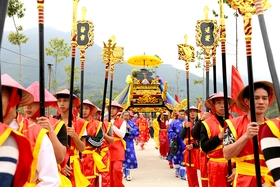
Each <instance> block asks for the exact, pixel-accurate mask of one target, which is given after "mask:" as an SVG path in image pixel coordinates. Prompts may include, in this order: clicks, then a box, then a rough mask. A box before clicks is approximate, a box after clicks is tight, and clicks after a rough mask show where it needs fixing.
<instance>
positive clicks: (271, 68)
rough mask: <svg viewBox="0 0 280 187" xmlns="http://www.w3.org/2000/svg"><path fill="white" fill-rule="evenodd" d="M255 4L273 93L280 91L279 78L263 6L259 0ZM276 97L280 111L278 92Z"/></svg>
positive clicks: (279, 95)
mask: <svg viewBox="0 0 280 187" xmlns="http://www.w3.org/2000/svg"><path fill="white" fill-rule="evenodd" d="M255 6H256V13H257V14H258V18H259V24H260V28H261V32H262V37H263V43H264V47H265V52H266V58H267V63H268V67H269V71H270V74H271V79H272V83H273V86H274V91H275V93H280V88H279V79H278V75H277V72H276V67H275V64H274V59H273V55H272V50H271V48H270V43H269V38H268V34H267V30H266V24H265V20H264V15H263V6H262V3H261V0H255ZM276 98H277V104H278V111H280V94H276Z"/></svg>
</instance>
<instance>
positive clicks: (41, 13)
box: [37, 0, 45, 116]
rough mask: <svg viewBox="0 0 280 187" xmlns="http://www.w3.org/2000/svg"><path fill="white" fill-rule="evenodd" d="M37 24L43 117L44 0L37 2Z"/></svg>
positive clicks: (43, 114) (43, 111)
mask: <svg viewBox="0 0 280 187" xmlns="http://www.w3.org/2000/svg"><path fill="white" fill-rule="evenodd" d="M37 4H38V6H37V7H38V23H39V26H38V27H39V64H40V65H39V66H40V67H39V80H40V86H39V87H40V116H45V46H44V0H37Z"/></svg>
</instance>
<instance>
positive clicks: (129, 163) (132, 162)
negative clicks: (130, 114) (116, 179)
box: [122, 120, 139, 169]
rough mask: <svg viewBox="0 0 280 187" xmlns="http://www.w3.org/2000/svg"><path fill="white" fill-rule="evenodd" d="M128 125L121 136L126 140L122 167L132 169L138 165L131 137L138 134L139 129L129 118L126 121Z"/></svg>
mask: <svg viewBox="0 0 280 187" xmlns="http://www.w3.org/2000/svg"><path fill="white" fill-rule="evenodd" d="M127 124H128V125H129V126H130V128H129V130H128V131H127V133H126V134H125V137H124V138H123V139H124V140H125V142H126V150H125V160H124V161H123V164H122V166H123V168H127V169H134V168H137V167H138V164H137V158H136V153H135V149H134V142H133V139H134V138H135V137H137V136H138V135H139V129H138V127H137V126H136V124H135V123H134V122H132V121H130V120H128V121H127Z"/></svg>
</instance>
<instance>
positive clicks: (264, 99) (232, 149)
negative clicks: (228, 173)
mask: <svg viewBox="0 0 280 187" xmlns="http://www.w3.org/2000/svg"><path fill="white" fill-rule="evenodd" d="M275 98H276V96H275V93H274V89H273V84H272V83H271V82H268V81H257V82H254V101H255V110H256V122H252V121H251V115H252V114H251V110H250V102H251V101H250V99H251V98H250V96H249V85H247V86H245V87H244V88H243V89H242V90H241V91H240V92H239V94H238V96H237V100H236V104H237V106H238V107H239V108H240V109H241V110H242V111H244V112H247V114H246V115H244V116H240V117H237V118H234V119H230V120H226V121H225V122H226V123H227V128H226V132H225V136H224V143H223V144H224V148H223V153H224V157H225V159H227V160H228V159H231V158H234V160H235V161H236V176H235V179H234V181H233V186H236V187H241V186H248V187H253V186H254V187H255V186H257V180H256V174H255V172H256V170H255V159H254V149H253V140H252V138H253V137H254V136H256V135H258V134H259V133H261V131H262V126H263V125H262V124H263V123H264V121H266V120H267V118H266V117H265V116H264V114H265V112H266V110H267V109H268V107H269V106H270V105H271V104H272V103H273V102H274V101H275ZM258 150H259V158H260V162H259V164H260V168H261V183H262V185H263V184H264V183H265V176H266V175H267V173H268V168H267V167H266V164H265V160H264V158H263V154H262V152H261V149H260V148H259V149H258Z"/></svg>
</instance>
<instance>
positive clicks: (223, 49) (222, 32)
mask: <svg viewBox="0 0 280 187" xmlns="http://www.w3.org/2000/svg"><path fill="white" fill-rule="evenodd" d="M220 42H221V52H222V69H223V90H224V109H225V120H226V119H228V118H229V112H228V110H229V108H228V90H227V87H228V86H227V61H226V25H225V19H224V2H223V0H220ZM231 174H232V167H231V159H230V160H228V176H230V175H231ZM228 185H229V186H232V185H231V182H230V183H228Z"/></svg>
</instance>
